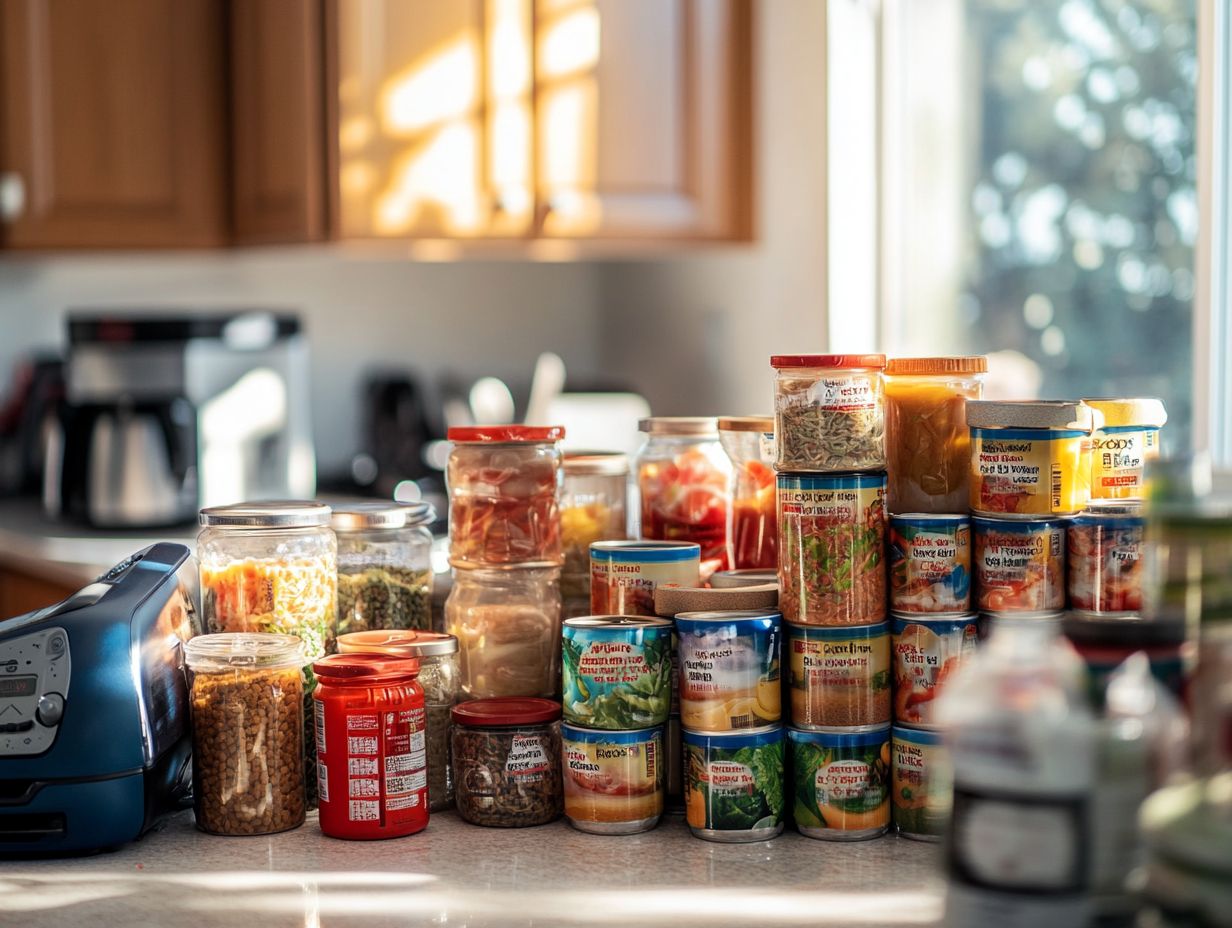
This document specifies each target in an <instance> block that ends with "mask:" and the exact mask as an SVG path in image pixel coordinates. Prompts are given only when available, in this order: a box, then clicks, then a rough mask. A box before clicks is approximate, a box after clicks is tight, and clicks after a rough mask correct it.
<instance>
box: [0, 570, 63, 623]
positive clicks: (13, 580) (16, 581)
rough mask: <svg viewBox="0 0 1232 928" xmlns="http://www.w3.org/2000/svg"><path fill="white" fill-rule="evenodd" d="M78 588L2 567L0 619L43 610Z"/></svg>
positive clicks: (0, 573) (0, 575)
mask: <svg viewBox="0 0 1232 928" xmlns="http://www.w3.org/2000/svg"><path fill="white" fill-rule="evenodd" d="M77 589H78V587H75V586H68V585H66V584H61V583H55V582H52V581H50V580H46V579H44V578H43V577H36V576H34V575H33V574H28V573H25V572H24V571H20V570H15V569H12V568H9V567H4V566H0V619H8V618H12V617H13V616H17V615H24V614H25V613H27V612H33V611H34V610H35V609H42V608H43V607H45V606H50V605H52V604H53V603H58V602H60V600H62V599H67V598H68V597H69V596H72V595H73V594H74V593H76V592H77Z"/></svg>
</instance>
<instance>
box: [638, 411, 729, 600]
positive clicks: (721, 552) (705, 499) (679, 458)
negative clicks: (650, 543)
mask: <svg viewBox="0 0 1232 928" xmlns="http://www.w3.org/2000/svg"><path fill="white" fill-rule="evenodd" d="M638 428H639V429H641V430H642V431H643V432H646V433H647V438H646V444H645V445H643V446H642V450H641V451H640V452H638V455H637V488H638V492H639V494H640V496H641V537H642V538H647V539H651V540H654V541H693V542H696V543H697V544H699V545H701V550H702V578H703V579H705V578H706V577H709V576H710V574H712V573H714V571H716V570H726V569H727V567H728V564H727V508H728V495H727V494H728V490H727V483H728V480H729V477H730V474H731V462H730V461H729V460H728V459H727V455H726V454H725V453H724V452H723V448H722V446H720V444H719V432H718V423H717V421H716V420H715V419H712V418H707V417H684V416H659V417H655V418H650V419H643V420H641V422H639V423H638Z"/></svg>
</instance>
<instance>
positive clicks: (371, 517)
mask: <svg viewBox="0 0 1232 928" xmlns="http://www.w3.org/2000/svg"><path fill="white" fill-rule="evenodd" d="M435 519H436V510H434V509H433V508H432V506H431V504H429V503H422V502H421V503H409V504H403V503H396V502H393V501H389V502H362V503H348V504H345V505H341V506H337V505H336V506H334V514H333V521H332V524H333V527H334V533H335V534H336V535H337V536H338V634H339V635H345V634H348V633H350V632H361V631H365V630H367V629H387V628H419V629H427V628H431V627H432V560H431V555H432V532H431V530H430V529H429V528H428V526H429V525H431V524H432V522H433V521H434V520H435Z"/></svg>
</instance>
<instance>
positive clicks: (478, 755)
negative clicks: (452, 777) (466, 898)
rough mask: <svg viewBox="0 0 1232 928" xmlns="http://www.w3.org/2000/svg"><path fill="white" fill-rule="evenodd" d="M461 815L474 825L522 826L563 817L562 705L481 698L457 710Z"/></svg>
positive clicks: (455, 755) (455, 750) (456, 762)
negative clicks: (561, 769) (561, 764)
mask: <svg viewBox="0 0 1232 928" xmlns="http://www.w3.org/2000/svg"><path fill="white" fill-rule="evenodd" d="M453 763H454V769H455V770H456V772H457V775H458V814H459V815H460V816H462V818H463V819H464V820H465V821H468V822H470V823H471V824H472V825H490V826H493V827H496V828H522V827H526V826H529V825H546V824H547V823H548V822H551V821H555V820H556V819H558V818H560V816H561V813H562V812H563V811H564V802H563V794H562V786H561V775H560V705H559V704H558V703H555V702H553V701H552V700H550V699H518V698H511V699H477V700H474V701H473V702H465V703H462V704H460V705H457V706H454V709H453Z"/></svg>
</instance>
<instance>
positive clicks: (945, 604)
mask: <svg viewBox="0 0 1232 928" xmlns="http://www.w3.org/2000/svg"><path fill="white" fill-rule="evenodd" d="M889 557H890V610H891V611H892V612H921V613H929V614H935V613H946V612H960V613H961V612H970V611H971V519H970V518H969V517H968V516H966V515H957V514H955V515H948V514H947V515H928V514H926V513H918V512H910V513H905V514H903V515H899V516H890V551H889Z"/></svg>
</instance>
